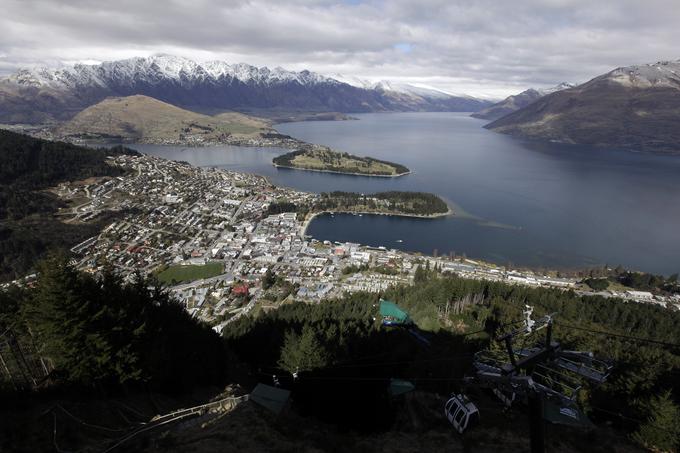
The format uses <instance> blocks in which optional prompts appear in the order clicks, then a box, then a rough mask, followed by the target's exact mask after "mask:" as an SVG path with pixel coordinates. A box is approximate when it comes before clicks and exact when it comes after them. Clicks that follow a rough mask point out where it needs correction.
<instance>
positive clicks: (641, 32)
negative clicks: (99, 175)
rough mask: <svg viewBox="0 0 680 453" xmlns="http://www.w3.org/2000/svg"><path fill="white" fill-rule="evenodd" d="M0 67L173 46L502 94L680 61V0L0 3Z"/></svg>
mask: <svg viewBox="0 0 680 453" xmlns="http://www.w3.org/2000/svg"><path fill="white" fill-rule="evenodd" d="M0 11H1V12H2V14H0V30H1V32H0V75H6V74H9V73H12V72H14V71H16V70H17V69H18V68H21V67H32V66H36V65H46V66H58V65H64V64H73V63H76V62H88V63H96V62H100V61H105V60H116V59H122V58H129V57H134V56H148V55H152V54H155V53H168V54H173V55H180V56H184V57H188V58H191V59H194V60H196V61H206V60H214V59H219V60H225V61H228V62H231V63H240V62H244V63H249V64H253V65H257V66H269V67H276V66H282V67H284V68H286V69H290V70H302V69H309V70H312V71H315V72H319V73H322V74H326V75H332V74H343V75H346V76H357V77H361V78H366V79H369V80H372V81H378V80H381V79H388V80H392V81H396V82H404V83H413V84H416V85H421V86H430V87H434V88H438V89H441V90H444V91H447V92H450V93H456V94H458V93H466V94H470V95H473V96H480V97H486V98H501V97H504V96H507V95H509V94H513V93H517V92H519V91H522V90H524V89H526V88H530V87H535V88H543V87H549V86H553V85H556V84H558V83H560V82H563V81H567V82H572V83H580V82H585V81H587V80H589V79H591V78H593V77H595V76H597V75H599V74H602V73H605V72H607V71H610V70H612V69H614V68H616V67H619V66H628V65H632V64H642V63H653V62H656V61H660V60H678V59H680V48H679V47H678V45H677V42H678V37H677V30H678V27H680V25H678V24H680V0H644V1H640V0H634V1H633V0H417V1H416V0H414V1H406V0H394V1H388V0H366V1H362V0H345V1H340V2H337V1H327V0H309V1H304V0H287V1H281V0H243V1H242V0H115V1H111V0H106V1H94V0H0Z"/></svg>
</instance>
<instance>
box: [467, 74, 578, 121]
mask: <svg viewBox="0 0 680 453" xmlns="http://www.w3.org/2000/svg"><path fill="white" fill-rule="evenodd" d="M575 86H576V85H574V84H571V83H567V82H562V83H560V84H559V85H557V86H554V87H552V88H543V89H541V88H529V89H528V90H525V91H522V92H521V93H519V94H514V95H512V96H508V97H507V98H505V99H503V100H502V101H501V102H497V103H496V104H494V105H492V106H490V107H487V108H485V109H482V110H480V111H479V112H475V113H473V114H472V115H470V116H472V117H474V118H480V119H484V120H497V119H498V118H502V117H504V116H505V115H508V114H510V113H512V112H516V111H517V110H519V109H521V108H524V107H526V106H527V105H529V104H531V103H532V102H534V101H536V100H538V99H540V98H542V97H543V96H547V95H548V94H552V93H556V92H558V91H562V90H566V89H568V88H573V87H575Z"/></svg>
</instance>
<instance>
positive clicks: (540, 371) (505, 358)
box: [468, 305, 612, 453]
mask: <svg viewBox="0 0 680 453" xmlns="http://www.w3.org/2000/svg"><path fill="white" fill-rule="evenodd" d="M532 312H533V308H532V307H530V306H528V305H527V306H526V310H525V311H524V316H525V322H524V327H523V328H521V329H517V330H514V331H512V332H509V333H507V334H505V335H503V336H501V337H499V338H498V341H500V342H502V343H503V345H504V348H505V352H504V353H502V354H498V353H496V354H494V353H492V352H491V351H480V352H478V353H477V354H476V355H475V360H474V366H475V369H476V373H475V375H474V376H472V377H470V378H468V382H469V383H470V384H472V385H476V386H479V387H484V388H490V389H492V390H493V392H494V394H496V396H498V397H499V398H500V399H501V401H503V403H504V404H506V405H507V406H510V405H511V404H512V403H513V402H514V401H515V399H516V398H518V397H519V398H521V399H522V400H524V401H526V402H527V404H528V407H529V413H530V415H529V417H530V423H531V451H532V452H533V453H543V452H544V451H545V428H544V427H545V423H544V406H545V405H546V404H551V405H554V406H558V407H559V414H560V416H563V417H567V418H571V419H573V421H574V423H575V424H578V423H579V422H582V421H583V420H587V418H586V417H585V415H584V414H582V413H581V411H580V410H579V409H578V407H577V405H576V398H577V396H578V391H579V390H580V388H581V387H582V385H583V383H584V382H585V381H590V382H592V383H595V384H601V383H603V382H604V381H605V380H606V379H607V377H608V376H609V373H610V371H611V368H612V367H611V365H610V364H608V363H605V362H604V361H601V360H597V359H595V358H594V357H593V354H592V353H591V352H582V351H567V350H564V349H563V348H562V346H561V345H560V343H559V342H556V341H553V338H552V328H553V317H554V314H551V315H547V316H544V317H542V318H541V319H539V320H536V321H534V320H533V319H531V314H532ZM541 329H545V337H544V339H543V341H541V342H540V343H538V344H536V345H535V346H533V347H530V348H517V347H516V346H515V342H516V340H517V338H518V337H521V336H528V335H530V334H532V333H534V332H536V331H538V330H541Z"/></svg>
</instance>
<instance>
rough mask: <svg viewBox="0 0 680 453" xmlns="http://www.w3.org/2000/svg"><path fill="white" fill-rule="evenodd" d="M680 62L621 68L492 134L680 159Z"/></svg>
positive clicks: (522, 113) (536, 106)
mask: <svg viewBox="0 0 680 453" xmlns="http://www.w3.org/2000/svg"><path fill="white" fill-rule="evenodd" d="M679 125H680V60H679V61H665V62H659V63H654V64H647V65H640V66H628V67H623V68H617V69H615V70H613V71H611V72H608V73H607V74H603V75H601V76H599V77H596V78H594V79H592V80H590V81H589V82H586V83H584V84H583V85H579V86H577V87H574V88H570V89H567V90H563V91H558V92H556V93H553V94H550V95H548V96H545V97H543V98H541V99H538V100H537V101H535V102H533V103H531V104H529V105H528V106H526V107H524V108H523V109H520V110H518V111H516V112H514V113H511V114H509V115H507V116H504V117H503V118H500V119H498V120H496V121H494V122H492V123H490V124H488V125H487V126H485V127H487V128H489V129H491V130H493V131H496V132H501V133H504V134H511V135H517V136H522V137H528V138H535V139H542V140H553V141H558V142H564V143H575V144H585V145H597V146H609V147H617V148H626V149H632V150H635V151H646V152H659V153H667V154H680V127H679Z"/></svg>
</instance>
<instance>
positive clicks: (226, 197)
mask: <svg viewBox="0 0 680 453" xmlns="http://www.w3.org/2000/svg"><path fill="white" fill-rule="evenodd" d="M109 163H110V164H111V165H115V166H118V167H121V168H123V169H124V170H126V174H125V176H119V177H115V178H111V177H107V178H98V179H96V180H88V181H80V182H69V183H63V184H61V185H59V186H58V187H57V188H55V189H54V193H55V194H56V195H58V196H59V197H60V198H61V199H62V200H64V201H67V202H69V207H67V208H64V209H62V211H61V212H60V213H59V215H60V216H61V217H62V219H63V220H64V221H65V222H80V221H87V220H92V219H96V218H97V216H99V215H101V214H102V213H104V212H113V213H116V220H115V221H114V222H113V223H111V224H109V225H108V226H107V227H106V228H104V229H103V230H102V231H101V233H100V234H99V235H97V236H95V237H92V238H89V239H87V240H86V241H84V242H82V243H80V244H78V245H76V246H74V247H73V248H72V249H71V252H73V254H74V257H75V260H76V261H75V262H76V263H77V266H78V267H79V268H80V269H82V270H84V271H87V272H93V273H95V272H99V271H101V270H102V269H103V268H104V267H105V266H111V267H113V268H114V269H115V270H116V271H117V272H119V273H120V274H121V275H123V276H124V277H125V278H126V279H133V278H134V276H135V275H136V274H137V273H140V274H142V275H150V274H152V275H155V276H157V277H158V279H159V280H160V281H161V282H162V283H164V284H165V285H166V286H167V287H168V288H169V290H170V291H171V292H172V293H173V294H174V295H175V296H176V297H177V298H178V299H179V300H180V301H181V302H182V304H183V305H184V306H185V308H186V309H187V310H188V311H189V312H190V313H191V314H192V315H193V316H195V317H197V318H199V319H201V320H204V321H205V322H207V323H209V324H210V325H212V326H213V328H214V329H215V330H216V331H218V332H220V331H221V330H222V329H223V328H224V327H225V326H226V325H227V324H229V323H230V322H232V321H234V320H235V319H238V318H239V317H240V316H243V315H245V314H248V313H251V312H252V311H253V310H267V309H271V308H275V307H277V306H279V305H280V304H284V303H290V302H292V301H294V300H298V301H307V302H316V301H320V300H322V299H332V298H336V297H340V296H342V295H343V294H345V293H347V292H349V293H351V292H357V291H368V292H375V293H379V292H381V291H384V290H386V289H387V288H388V287H390V286H392V285H399V284H412V283H413V282H414V278H415V275H416V271H417V269H418V268H419V267H420V266H424V267H425V268H427V269H436V270H438V271H440V272H442V273H446V272H449V273H455V274H458V275H460V276H461V277H465V278H472V279H484V280H490V281H504V282H507V283H512V284H518V285H530V286H545V287H554V288H561V289H564V290H569V289H571V290H574V291H577V292H579V293H582V294H599V295H602V296H605V297H620V298H622V299H626V300H632V301H635V302H641V303H643V302H644V303H656V304H659V305H662V306H668V307H671V306H675V307H680V298H678V297H677V295H676V296H674V298H669V297H661V296H655V295H652V294H651V293H647V292H641V291H627V292H612V291H601V292H593V291H591V290H590V289H588V288H587V287H584V285H581V284H579V281H578V280H577V279H574V278H563V277H555V276H545V275H538V274H536V273H534V272H530V271H519V270H512V269H506V268H504V267H500V266H496V265H493V264H489V263H484V262H480V261H476V260H471V259H467V258H465V257H452V256H447V257H432V256H423V255H421V254H417V253H407V252H403V251H399V250H394V249H388V248H386V247H368V246H364V245H360V244H353V243H331V242H330V241H318V240H316V239H313V238H309V237H307V236H306V234H305V230H306V225H307V219H306V218H299V217H301V216H299V215H298V214H297V213H296V212H273V211H276V210H272V209H271V208H272V207H275V206H277V205H280V204H287V205H289V206H290V205H292V206H306V207H310V206H314V203H315V202H316V201H317V200H318V198H319V195H317V194H312V193H306V192H301V191H297V190H294V189H289V188H284V187H276V186H274V185H272V184H271V183H269V182H268V181H267V179H266V178H264V177H262V176H258V175H252V174H245V173H237V172H232V171H225V170H219V169H211V168H199V167H193V166H191V165H189V164H187V163H184V162H176V161H170V160H164V159H161V158H157V157H152V156H146V155H141V156H130V155H120V156H116V157H110V158H109Z"/></svg>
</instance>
